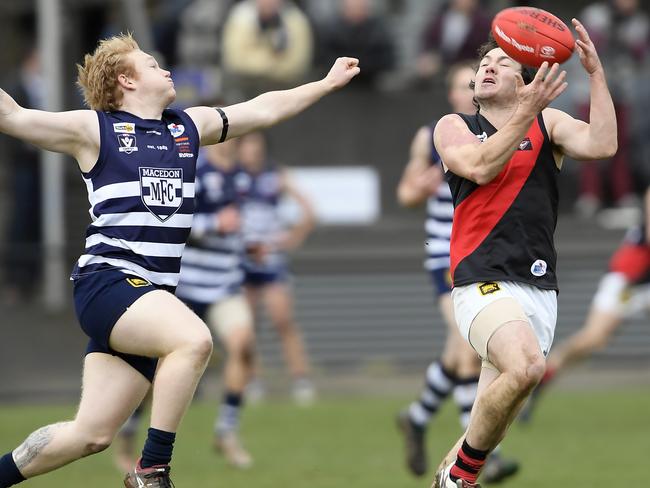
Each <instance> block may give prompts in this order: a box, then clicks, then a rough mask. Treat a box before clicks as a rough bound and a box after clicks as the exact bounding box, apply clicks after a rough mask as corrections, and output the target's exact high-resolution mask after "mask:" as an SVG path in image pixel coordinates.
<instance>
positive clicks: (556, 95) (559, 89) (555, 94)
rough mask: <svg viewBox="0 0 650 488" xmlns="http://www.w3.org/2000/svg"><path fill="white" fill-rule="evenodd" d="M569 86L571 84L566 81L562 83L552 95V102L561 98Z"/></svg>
mask: <svg viewBox="0 0 650 488" xmlns="http://www.w3.org/2000/svg"><path fill="white" fill-rule="evenodd" d="M567 86H569V84H568V83H567V82H566V81H565V82H564V83H562V84H561V85H560V86H558V87H557V88H556V89H555V90H553V92H552V93H551V100H555V99H556V98H557V97H559V96H560V94H561V93H562V92H563V91H564V90H566V87H567Z"/></svg>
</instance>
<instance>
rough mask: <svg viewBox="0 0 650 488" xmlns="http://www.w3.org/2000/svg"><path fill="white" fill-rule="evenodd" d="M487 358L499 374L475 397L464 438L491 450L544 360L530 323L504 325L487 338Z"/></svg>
mask: <svg viewBox="0 0 650 488" xmlns="http://www.w3.org/2000/svg"><path fill="white" fill-rule="evenodd" d="M488 358H489V360H490V361H491V362H492V364H494V366H496V367H497V369H498V370H499V371H500V372H501V374H500V375H499V376H498V377H497V378H495V379H494V381H492V382H491V383H490V384H489V385H488V386H487V387H485V389H484V390H483V391H481V392H480V395H479V396H477V398H476V403H475V406H474V410H473V411H472V420H471V422H470V426H469V429H468V431H467V436H466V440H467V442H468V443H469V444H470V445H471V446H472V447H474V448H475V449H480V450H488V451H489V450H492V449H494V447H495V446H496V445H497V444H498V443H499V442H501V439H502V438H503V436H504V435H505V432H506V429H507V427H508V424H509V422H510V421H511V419H512V416H513V415H514V414H515V413H516V411H517V409H518V408H519V407H520V405H521V402H522V401H523V400H524V399H525V398H526V397H527V396H528V394H529V393H530V392H531V391H532V389H533V388H534V387H535V386H536V385H537V383H539V381H540V380H541V379H542V376H543V375H544V371H545V361H544V356H543V355H542V351H541V350H540V348H539V343H538V341H537V338H536V337H535V333H534V332H533V329H532V328H531V326H530V324H528V323H527V322H522V321H513V322H509V323H507V324H504V325H503V326H502V327H501V328H500V329H498V330H497V331H496V332H495V333H494V334H493V335H492V337H491V339H490V342H489V344H488Z"/></svg>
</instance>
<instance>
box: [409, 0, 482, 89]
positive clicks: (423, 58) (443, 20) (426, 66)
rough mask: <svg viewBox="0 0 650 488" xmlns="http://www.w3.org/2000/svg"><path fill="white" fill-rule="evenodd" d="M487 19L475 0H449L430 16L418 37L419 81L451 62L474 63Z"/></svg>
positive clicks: (417, 67) (434, 73)
mask: <svg viewBox="0 0 650 488" xmlns="http://www.w3.org/2000/svg"><path fill="white" fill-rule="evenodd" d="M491 20H492V18H491V16H490V15H489V14H488V13H486V12H485V9H483V8H481V5H480V3H479V0H449V1H447V2H445V3H443V4H442V7H441V8H440V9H439V10H438V11H437V12H436V14H435V15H434V16H433V18H432V19H431V21H430V22H429V25H428V26H427V27H426V28H425V30H424V34H423V36H422V48H421V52H420V55H419V57H418V60H417V66H416V69H417V74H418V76H419V77H420V78H421V79H422V80H428V79H429V78H431V77H432V76H434V75H436V74H438V73H440V72H441V71H443V70H445V69H446V67H447V66H450V65H452V64H454V63H457V62H460V61H465V60H474V59H475V58H476V52H477V51H478V48H479V47H480V46H481V45H482V44H483V43H484V42H485V40H486V39H487V38H488V35H489V33H490V24H491Z"/></svg>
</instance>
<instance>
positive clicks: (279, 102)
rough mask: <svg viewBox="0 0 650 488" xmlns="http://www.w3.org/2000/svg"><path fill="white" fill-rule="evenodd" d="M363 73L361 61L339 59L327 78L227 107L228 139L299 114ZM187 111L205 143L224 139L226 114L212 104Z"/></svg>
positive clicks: (202, 141)
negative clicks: (211, 105) (224, 116)
mask: <svg viewBox="0 0 650 488" xmlns="http://www.w3.org/2000/svg"><path fill="white" fill-rule="evenodd" d="M357 74H359V60H358V59H355V58H338V59H337V60H336V62H335V63H334V65H333V66H332V69H331V70H330V72H329V73H328V74H327V76H326V77H325V78H323V79H322V80H320V81H315V82H312V83H307V84H305V85H301V86H299V87H297V88H293V89H291V90H282V91H273V92H267V93H263V94H262V95H259V96H258V97H255V98H253V99H252V100H249V101H247V102H242V103H238V104H236V105H231V106H229V107H226V108H224V109H223V111H224V112H225V114H226V116H227V118H228V124H229V127H228V132H227V136H226V139H230V138H233V137H238V136H241V135H244V134H247V133H249V132H253V131H256V130H259V129H264V128H267V127H271V126H272V125H275V124H277V123H279V122H281V121H283V120H286V119H288V118H291V117H293V116H294V115H297V114H299V113H300V112H302V111H303V110H305V109H306V108H308V107H310V106H311V105H313V104H314V103H316V102H317V101H318V100H320V99H321V98H323V97H324V96H325V95H328V94H329V93H332V92H333V91H336V90H338V89H339V88H343V87H344V86H345V85H347V84H348V83H349V81H350V80H351V79H352V78H354V77H355V76H356V75H357ZM186 112H187V113H188V114H189V116H190V117H192V120H193V121H194V123H195V124H196V126H197V128H198V130H199V135H200V136H201V144H202V145H206V144H215V143H217V142H219V141H220V140H221V138H222V129H223V120H222V117H220V116H219V114H218V113H217V112H216V111H215V109H214V108H211V107H192V108H188V109H187V110H186Z"/></svg>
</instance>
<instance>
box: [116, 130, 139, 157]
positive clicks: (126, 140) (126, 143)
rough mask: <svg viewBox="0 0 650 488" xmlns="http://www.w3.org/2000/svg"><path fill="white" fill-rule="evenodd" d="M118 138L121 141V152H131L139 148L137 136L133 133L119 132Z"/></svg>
mask: <svg viewBox="0 0 650 488" xmlns="http://www.w3.org/2000/svg"><path fill="white" fill-rule="evenodd" d="M117 140H118V142H119V143H120V147H119V151H120V152H123V153H126V154H131V153H132V152H135V151H137V150H138V146H137V145H136V140H135V136H134V135H132V134H118V136H117Z"/></svg>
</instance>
